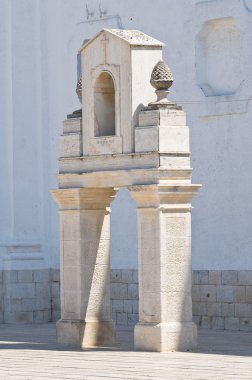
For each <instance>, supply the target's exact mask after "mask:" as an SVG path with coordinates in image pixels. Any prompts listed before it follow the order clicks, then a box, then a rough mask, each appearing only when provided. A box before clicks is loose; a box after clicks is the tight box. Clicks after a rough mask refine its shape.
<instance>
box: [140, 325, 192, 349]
mask: <svg viewBox="0 0 252 380" xmlns="http://www.w3.org/2000/svg"><path fill="white" fill-rule="evenodd" d="M134 342H135V349H136V350H146V351H158V352H166V351H188V350H191V349H193V348H195V347H196V346H197V326H196V325H195V324H194V323H193V322H169V323H158V324H152V323H138V324H137V325H136V326H135V329H134Z"/></svg>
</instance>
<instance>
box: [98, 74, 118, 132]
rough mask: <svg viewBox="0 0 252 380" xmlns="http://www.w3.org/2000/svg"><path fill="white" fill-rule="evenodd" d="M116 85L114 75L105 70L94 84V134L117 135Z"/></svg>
mask: <svg viewBox="0 0 252 380" xmlns="http://www.w3.org/2000/svg"><path fill="white" fill-rule="evenodd" d="M115 132H116V125H115V86H114V81H113V78H112V76H111V75H110V74H109V73H108V72H107V71H103V72H101V74H100V75H99V76H98V77H97V79H96V81H95V85H94V136H95V137H100V136H115V134H116V133H115Z"/></svg>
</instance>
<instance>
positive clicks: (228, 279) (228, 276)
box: [221, 270, 238, 285]
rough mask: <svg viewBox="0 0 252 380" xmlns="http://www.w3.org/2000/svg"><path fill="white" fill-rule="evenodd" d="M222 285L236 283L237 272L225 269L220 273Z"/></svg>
mask: <svg viewBox="0 0 252 380" xmlns="http://www.w3.org/2000/svg"><path fill="white" fill-rule="evenodd" d="M221 283H222V284H223V285H238V273H237V271H235V270H226V271H222V273H221Z"/></svg>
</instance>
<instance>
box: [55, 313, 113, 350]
mask: <svg viewBox="0 0 252 380" xmlns="http://www.w3.org/2000/svg"><path fill="white" fill-rule="evenodd" d="M56 332H57V341H58V343H61V344H66V345H74V346H78V347H99V346H105V347H111V346H114V345H115V322H113V321H108V322H83V321H76V320H75V321H71V320H64V319H60V320H59V321H58V322H57V323H56Z"/></svg>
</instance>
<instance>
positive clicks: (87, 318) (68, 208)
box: [52, 188, 115, 347]
mask: <svg viewBox="0 0 252 380" xmlns="http://www.w3.org/2000/svg"><path fill="white" fill-rule="evenodd" d="M52 194H53V197H54V199H55V200H56V201H57V203H58V204H59V208H60V211H59V214H60V243H61V249H60V251H61V258H60V260H61V264H60V266H61V267H60V269H61V319H60V320H59V321H58V322H57V339H58V342H60V343H64V344H74V345H78V346H81V347H89V346H110V345H113V344H114V342H115V326H114V322H112V321H111V319H110V264H109V241H110V236H109V235H110V232H109V225H110V221H109V217H110V215H109V208H108V206H109V205H110V202H111V200H112V198H113V196H114V194H115V191H114V190H113V189H112V188H106V189H104V188H95V189H94V188H77V189H59V190H53V191H52Z"/></svg>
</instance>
